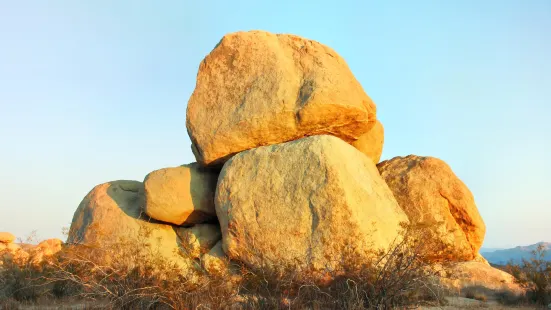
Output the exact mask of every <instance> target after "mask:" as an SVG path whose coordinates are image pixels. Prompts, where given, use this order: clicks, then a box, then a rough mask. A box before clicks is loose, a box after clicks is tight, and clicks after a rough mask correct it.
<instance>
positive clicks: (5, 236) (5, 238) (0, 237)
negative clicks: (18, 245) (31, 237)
mask: <svg viewBox="0 0 551 310" xmlns="http://www.w3.org/2000/svg"><path fill="white" fill-rule="evenodd" d="M14 241H15V236H14V235H13V234H11V233H9V232H0V243H12V242H14Z"/></svg>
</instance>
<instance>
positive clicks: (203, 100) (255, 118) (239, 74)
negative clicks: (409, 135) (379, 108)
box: [187, 31, 376, 165]
mask: <svg viewBox="0 0 551 310" xmlns="http://www.w3.org/2000/svg"><path fill="white" fill-rule="evenodd" d="M375 119H376V106H375V104H374V103H373V101H372V100H371V99H370V98H369V96H368V95H367V94H366V93H365V92H364V90H363V88H362V86H361V85H360V83H359V82H358V81H357V80H356V78H355V77H354V75H353V74H352V72H351V71H350V69H349V68H348V65H347V64H346V62H345V61H344V59H343V58H342V57H340V56H339V55H338V54H337V53H336V52H335V51H333V50H332V49H331V48H329V47H327V46H325V45H323V44H320V43H318V42H316V41H312V40H308V39H304V38H301V37H298V36H294V35H283V34H280V35H276V34H271V33H268V32H263V31H250V32H237V33H231V34H228V35H226V36H224V38H223V39H222V40H221V41H220V43H218V45H217V46H216V47H215V48H214V50H213V51H212V52H211V53H210V54H209V55H208V56H207V57H206V58H205V59H204V60H203V61H202V62H201V65H200V67H199V72H198V74H197V84H196V87H195V91H194V92H193V94H192V96H191V98H190V99H189V102H188V106H187V129H188V133H189V135H190V137H191V141H192V143H193V144H192V149H193V152H194V154H195V157H196V159H197V161H198V162H200V163H201V164H207V165H211V164H217V163H222V162H224V161H225V160H227V158H228V157H229V156H231V155H233V154H235V153H238V152H241V151H243V150H247V149H251V148H255V147H258V146H262V145H271V144H277V143H281V142H286V141H291V140H295V139H299V138H302V137H304V136H311V135H321V134H330V135H334V136H337V137H340V138H342V139H343V140H345V141H347V142H352V141H355V140H357V139H358V138H359V137H360V136H361V135H362V134H364V133H366V132H367V131H369V129H370V128H371V127H372V126H373V125H374V124H375Z"/></svg>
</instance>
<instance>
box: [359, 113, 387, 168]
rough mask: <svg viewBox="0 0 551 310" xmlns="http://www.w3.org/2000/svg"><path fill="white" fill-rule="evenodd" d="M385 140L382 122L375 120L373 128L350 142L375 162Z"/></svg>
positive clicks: (377, 160) (379, 158)
mask: <svg viewBox="0 0 551 310" xmlns="http://www.w3.org/2000/svg"><path fill="white" fill-rule="evenodd" d="M384 142H385V130H384V127H383V124H382V123H381V122H380V121H378V120H377V122H376V123H375V125H374V126H373V128H371V129H370V130H369V131H368V132H366V133H364V134H363V135H361V136H360V138H359V139H358V140H356V141H354V142H352V143H351V144H352V145H353V146H354V147H355V148H357V149H358V150H359V151H360V152H362V153H364V154H365V155H366V156H367V157H369V158H371V160H373V163H375V164H377V163H378V162H379V160H381V155H382V154H383V144H384Z"/></svg>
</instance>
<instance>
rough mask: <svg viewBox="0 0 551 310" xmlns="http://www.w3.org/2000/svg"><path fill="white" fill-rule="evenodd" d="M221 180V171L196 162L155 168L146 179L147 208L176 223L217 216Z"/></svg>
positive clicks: (154, 216)
mask: <svg viewBox="0 0 551 310" xmlns="http://www.w3.org/2000/svg"><path fill="white" fill-rule="evenodd" d="M217 181H218V171H216V170H213V169H205V168H201V167H199V165H197V164H196V163H192V164H189V165H184V166H180V167H173V168H164V169H160V170H156V171H153V172H151V173H150V174H148V175H147V176H146V177H145V180H144V187H145V199H146V204H145V212H146V213H147V215H149V216H150V217H151V218H154V219H156V220H159V221H163V222H167V223H172V224H176V225H182V224H197V223H203V222H205V221H209V220H213V219H215V217H216V211H215V208H214V192H215V190H216V182H217Z"/></svg>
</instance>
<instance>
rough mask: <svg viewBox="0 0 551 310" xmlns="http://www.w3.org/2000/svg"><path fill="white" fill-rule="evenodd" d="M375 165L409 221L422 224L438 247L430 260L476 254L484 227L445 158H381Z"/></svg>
mask: <svg viewBox="0 0 551 310" xmlns="http://www.w3.org/2000/svg"><path fill="white" fill-rule="evenodd" d="M378 168H379V171H380V173H381V176H382V177H383V179H384V180H385V181H386V183H387V184H388V186H389V187H390V189H391V190H392V192H393V193H394V197H396V200H397V201H398V203H399V204H400V206H401V207H402V209H403V210H404V211H405V212H406V214H407V215H408V218H409V220H410V222H411V223H412V224H419V225H422V226H424V227H425V229H426V231H427V232H428V233H429V235H430V236H431V239H432V240H431V241H435V242H436V243H437V244H439V245H440V246H441V247H438V248H439V249H442V251H437V252H435V254H434V256H433V257H432V259H434V260H446V261H468V260H473V259H474V258H475V257H476V256H477V253H478V250H479V249H480V247H481V246H482V242H483V241H484V235H485V232H486V226H485V224H484V222H483V220H482V217H481V216H480V214H479V212H478V209H477V207H476V204H475V201H474V197H473V195H472V194H471V192H470V191H469V189H468V188H467V186H466V185H465V184H464V183H463V182H462V181H461V180H460V179H459V178H458V177H457V176H456V175H455V174H454V173H453V171H452V170H451V168H450V167H449V166H448V165H447V164H446V163H445V162H444V161H442V160H440V159H437V158H433V157H420V156H415V155H410V156H407V157H395V158H393V159H391V160H387V161H383V162H381V163H380V164H379V165H378Z"/></svg>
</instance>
